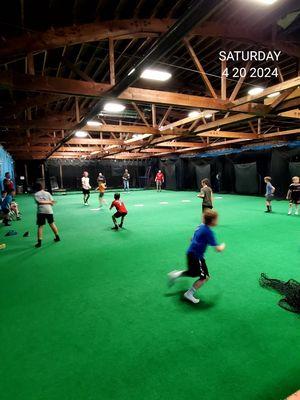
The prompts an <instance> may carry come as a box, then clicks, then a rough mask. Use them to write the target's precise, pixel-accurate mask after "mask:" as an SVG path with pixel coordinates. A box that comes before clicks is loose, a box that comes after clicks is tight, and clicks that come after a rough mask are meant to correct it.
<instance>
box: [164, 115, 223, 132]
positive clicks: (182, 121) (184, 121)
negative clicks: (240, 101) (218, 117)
mask: <svg viewBox="0 0 300 400" xmlns="http://www.w3.org/2000/svg"><path fill="white" fill-rule="evenodd" d="M213 113H215V111H213V110H207V111H205V112H204V113H200V114H199V115H198V116H195V117H186V118H183V119H180V120H178V121H175V122H172V123H171V124H168V125H165V126H162V127H160V129H159V130H160V131H161V132H163V131H166V130H170V129H174V128H175V127H176V126H181V125H185V124H188V123H190V122H193V121H198V120H199V119H201V118H203V116H204V115H205V114H213Z"/></svg>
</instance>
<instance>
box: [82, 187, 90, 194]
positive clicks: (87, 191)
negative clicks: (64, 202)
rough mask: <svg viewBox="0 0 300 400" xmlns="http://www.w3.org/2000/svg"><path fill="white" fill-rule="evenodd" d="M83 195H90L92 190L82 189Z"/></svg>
mask: <svg viewBox="0 0 300 400" xmlns="http://www.w3.org/2000/svg"><path fill="white" fill-rule="evenodd" d="M82 193H83V194H90V189H83V188H82Z"/></svg>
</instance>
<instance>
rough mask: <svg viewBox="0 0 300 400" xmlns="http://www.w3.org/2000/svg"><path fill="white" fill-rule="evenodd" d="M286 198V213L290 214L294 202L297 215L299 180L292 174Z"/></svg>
mask: <svg viewBox="0 0 300 400" xmlns="http://www.w3.org/2000/svg"><path fill="white" fill-rule="evenodd" d="M286 198H287V200H289V201H290V204H289V211H288V215H291V214H292V211H293V204H295V208H296V210H295V215H298V207H299V204H300V180H299V176H293V178H292V183H291V184H290V186H289V190H288V192H287V195H286Z"/></svg>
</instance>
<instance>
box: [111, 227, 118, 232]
mask: <svg viewBox="0 0 300 400" xmlns="http://www.w3.org/2000/svg"><path fill="white" fill-rule="evenodd" d="M111 229H112V230H113V231H117V230H118V229H119V227H118V226H114V227H113V228H111Z"/></svg>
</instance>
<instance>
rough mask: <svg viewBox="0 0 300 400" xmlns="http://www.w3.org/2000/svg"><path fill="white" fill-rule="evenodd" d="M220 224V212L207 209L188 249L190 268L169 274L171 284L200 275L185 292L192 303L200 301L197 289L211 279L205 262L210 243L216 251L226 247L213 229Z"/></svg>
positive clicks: (185, 295)
mask: <svg viewBox="0 0 300 400" xmlns="http://www.w3.org/2000/svg"><path fill="white" fill-rule="evenodd" d="M217 224H218V213H217V212H216V211H212V210H206V211H205V212H204V214H203V223H202V224H201V225H199V226H198V228H197V229H196V231H195V233H194V236H193V238H192V241H191V244H190V247H189V248H188V250H187V265H188V269H187V270H184V271H176V270H175V271H172V272H170V273H169V274H168V277H169V284H170V285H171V284H173V283H174V282H175V280H176V279H178V278H180V277H183V276H185V277H187V276H189V277H193V278H195V277H198V279H197V280H196V281H195V282H194V284H193V286H192V287H191V288H190V289H189V290H188V291H187V292H185V293H184V297H185V298H186V299H187V300H189V301H191V302H192V303H195V304H197V303H199V299H197V298H196V297H194V295H195V293H196V291H197V290H198V289H199V288H200V287H201V286H202V285H203V284H204V283H205V282H207V281H208V279H209V272H208V268H207V265H206V262H205V258H204V254H205V251H206V248H207V246H208V245H210V246H213V247H214V248H215V249H216V251H218V252H221V251H223V250H224V249H225V244H224V243H222V244H217V241H216V239H215V235H214V233H213V231H212V230H211V228H212V227H214V226H216V225H217Z"/></svg>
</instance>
